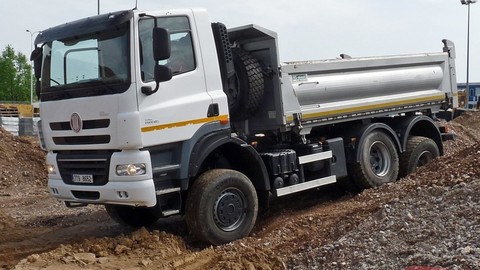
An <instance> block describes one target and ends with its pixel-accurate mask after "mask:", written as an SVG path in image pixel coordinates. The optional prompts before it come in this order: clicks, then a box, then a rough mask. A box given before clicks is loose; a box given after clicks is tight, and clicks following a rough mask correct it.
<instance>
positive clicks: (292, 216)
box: [0, 112, 480, 270]
mask: <svg viewBox="0 0 480 270" xmlns="http://www.w3.org/2000/svg"><path fill="white" fill-rule="evenodd" d="M444 124H445V125H447V126H448V127H449V129H450V131H451V132H453V133H455V134H456V135H457V139H456V140H455V141H449V142H446V143H445V155H444V156H443V157H440V158H438V159H437V160H435V161H434V162H432V163H430V164H428V165H427V166H425V167H422V168H419V169H418V170H417V172H415V173H414V174H411V175H409V176H407V177H406V178H404V179H402V180H400V181H398V182H396V183H393V184H388V185H385V186H382V187H380V188H376V189H370V190H366V191H364V192H362V193H360V194H350V193H347V192H345V191H343V190H342V189H340V188H338V187H337V186H335V185H332V186H329V187H326V188H322V189H319V190H313V191H309V192H306V193H302V194H297V195H292V196H288V197H286V198H282V199H281V200H277V201H275V202H273V203H272V205H273V206H272V208H271V209H270V210H269V211H267V212H265V213H262V214H261V215H260V217H259V219H258V221H257V225H256V226H255V228H254V231H253V232H252V234H251V235H250V236H249V237H247V238H245V239H241V240H238V241H235V242H233V243H230V244H226V245H222V246H218V247H212V246H205V245H204V244H202V243H199V242H197V241H196V240H195V239H193V238H192V237H191V236H190V235H188V233H187V231H186V226H185V224H184V221H183V220H182V218H172V219H167V220H163V221H159V222H157V223H156V224H154V225H153V226H151V227H149V228H142V229H139V230H131V229H129V228H126V227H122V226H120V225H117V224H115V223H114V222H112V221H111V220H110V219H109V218H108V216H107V215H106V214H105V212H104V211H103V208H102V207H101V206H88V207H84V208H76V209H69V208H66V207H65V206H64V205H63V204H62V203H60V202H57V201H55V200H53V199H51V198H50V197H49V196H48V192H47V190H46V174H45V172H44V171H45V170H44V168H43V167H44V165H43V158H44V155H45V154H44V152H43V151H42V150H40V149H39V147H38V145H37V142H36V141H35V139H33V138H18V137H14V136H12V135H10V134H9V133H7V132H5V131H3V130H0V154H1V158H0V172H1V175H0V269H2V268H3V269H421V268H420V266H423V267H430V269H462V270H466V269H480V263H479V262H480V215H479V214H480V196H479V193H480V167H479V163H480V162H479V161H480V145H479V142H480V113H473V112H469V113H466V114H464V115H462V116H461V117H459V118H457V119H455V120H454V121H453V122H449V123H444ZM423 269H427V268H423Z"/></svg>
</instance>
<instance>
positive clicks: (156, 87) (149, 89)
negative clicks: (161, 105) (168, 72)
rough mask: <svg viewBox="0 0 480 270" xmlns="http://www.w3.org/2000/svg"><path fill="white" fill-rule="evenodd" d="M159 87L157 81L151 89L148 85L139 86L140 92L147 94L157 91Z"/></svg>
mask: <svg viewBox="0 0 480 270" xmlns="http://www.w3.org/2000/svg"><path fill="white" fill-rule="evenodd" d="M159 87H160V84H159V83H158V82H157V83H156V86H155V89H153V90H152V87H150V86H142V88H141V90H142V94H145V95H147V96H150V95H152V94H155V93H156V92H157V91H158V88H159Z"/></svg>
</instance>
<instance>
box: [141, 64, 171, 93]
mask: <svg viewBox="0 0 480 270" xmlns="http://www.w3.org/2000/svg"><path fill="white" fill-rule="evenodd" d="M154 73H155V75H154V76H155V83H156V84H157V85H156V86H155V89H152V88H151V87H149V86H143V87H142V93H144V94H145V95H147V96H150V95H151V94H155V93H156V92H157V91H158V88H159V87H160V83H161V82H166V81H169V80H171V79H172V70H171V69H170V68H169V67H167V66H164V65H159V64H157V65H155V70H154Z"/></svg>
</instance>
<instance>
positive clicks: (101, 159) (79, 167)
mask: <svg viewBox="0 0 480 270" xmlns="http://www.w3.org/2000/svg"><path fill="white" fill-rule="evenodd" d="M112 154H113V152H112V151H70V152H60V153H58V154H57V164H58V170H59V172H60V175H61V176H62V179H63V182H64V183H65V184H69V185H93V186H100V185H105V184H106V183H107V182H108V169H109V165H110V158H111V156H112ZM74 174H79V175H92V177H93V183H75V182H73V180H72V178H73V175H74Z"/></svg>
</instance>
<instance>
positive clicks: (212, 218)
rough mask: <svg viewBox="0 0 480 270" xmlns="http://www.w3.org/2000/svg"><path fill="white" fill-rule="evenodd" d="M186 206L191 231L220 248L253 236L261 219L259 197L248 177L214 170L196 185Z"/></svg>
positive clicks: (207, 173) (203, 176) (192, 188)
mask: <svg viewBox="0 0 480 270" xmlns="http://www.w3.org/2000/svg"><path fill="white" fill-rule="evenodd" d="M185 207H186V209H185V211H186V215H185V221H186V223H187V227H188V229H189V230H190V232H192V234H193V235H194V236H195V237H197V238H199V239H200V240H203V241H205V242H208V243H211V244H214V245H220V244H224V243H228V242H231V241H233V240H236V239H240V238H243V237H245V236H247V235H248V234H249V233H250V231H251V230H252V228H253V226H254V224H255V221H256V219H257V212H258V198H257V193H256V192H255V188H254V186H253V184H252V183H251V181H250V180H249V179H248V178H247V177H246V176H245V175H244V174H242V173H240V172H237V171H234V170H226V169H214V170H210V171H207V172H205V173H203V174H202V175H201V176H200V177H199V178H198V179H197V180H196V181H195V182H194V183H193V185H192V187H191V189H190V191H189V194H188V197H187V202H186V206H185Z"/></svg>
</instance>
